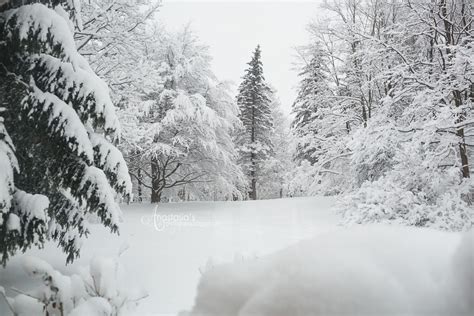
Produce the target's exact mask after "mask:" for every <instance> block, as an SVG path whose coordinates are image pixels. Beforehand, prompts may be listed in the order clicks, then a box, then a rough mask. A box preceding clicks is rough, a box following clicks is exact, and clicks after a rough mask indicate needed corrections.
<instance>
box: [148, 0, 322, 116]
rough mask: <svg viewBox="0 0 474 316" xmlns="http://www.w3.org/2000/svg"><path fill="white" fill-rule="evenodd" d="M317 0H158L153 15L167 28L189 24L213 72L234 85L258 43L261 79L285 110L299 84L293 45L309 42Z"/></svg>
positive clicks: (174, 28) (291, 101) (171, 29)
mask: <svg viewBox="0 0 474 316" xmlns="http://www.w3.org/2000/svg"><path fill="white" fill-rule="evenodd" d="M318 2H319V0H313V1H262V0H259V1H235V0H234V1H232V0H221V1H202V0H194V1H193V0H163V5H162V7H161V9H160V13H159V14H158V16H157V18H158V19H159V20H160V21H161V22H162V23H163V24H164V25H165V27H166V28H167V29H168V30H170V31H176V30H179V29H180V28H181V27H182V26H183V25H186V24H188V23H190V24H191V28H192V29H193V30H194V31H195V32H196V34H197V36H198V37H199V38H200V40H201V41H202V43H203V44H206V45H208V46H209V50H210V54H211V56H212V57H213V61H212V68H213V71H214V73H215V74H216V75H217V77H218V78H219V79H220V80H231V81H233V82H235V83H236V86H237V85H238V84H239V83H240V81H241V78H242V76H243V75H244V70H245V69H246V68H247V63H248V62H249V61H250V59H251V57H252V52H253V51H254V50H255V47H256V46H257V44H260V46H261V49H262V62H263V70H264V75H265V78H266V80H267V82H268V83H269V84H271V85H272V86H273V87H274V88H276V90H277V91H278V96H279V98H280V100H281V103H282V109H283V111H284V112H285V113H289V112H290V110H291V104H292V103H293V101H294V99H295V97H296V85H297V83H298V77H297V71H295V69H294V68H295V67H294V62H295V61H296V57H295V56H296V53H295V50H294V48H295V47H296V46H300V45H304V44H307V43H308V42H309V35H308V32H306V26H307V24H308V23H309V22H310V21H311V20H312V19H314V18H315V17H316V15H317V12H318V8H319V5H318Z"/></svg>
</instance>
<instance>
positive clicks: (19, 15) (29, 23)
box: [2, 3, 92, 72]
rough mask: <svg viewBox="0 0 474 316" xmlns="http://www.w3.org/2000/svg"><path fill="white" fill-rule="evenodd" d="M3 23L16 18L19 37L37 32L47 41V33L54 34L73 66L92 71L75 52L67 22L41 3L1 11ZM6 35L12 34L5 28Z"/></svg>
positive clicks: (39, 36) (55, 40)
mask: <svg viewBox="0 0 474 316" xmlns="http://www.w3.org/2000/svg"><path fill="white" fill-rule="evenodd" d="M2 16H3V18H4V20H5V24H6V25H8V22H9V21H10V20H11V19H16V24H17V25H18V27H17V29H18V30H19V38H20V39H21V40H23V39H27V38H28V34H29V32H31V33H37V34H38V35H37V36H38V38H39V39H40V40H41V41H43V42H47V41H48V34H49V33H51V34H54V36H53V38H52V40H53V42H54V43H56V44H60V45H61V46H62V48H63V54H64V55H65V57H66V59H67V60H68V61H70V62H71V63H72V64H73V65H74V66H75V67H80V68H82V69H85V70H87V71H90V72H92V70H91V68H90V66H89V64H88V63H87V61H86V60H85V59H84V58H83V57H82V56H81V55H79V54H78V53H77V50H76V44H75V43H74V38H73V37H72V35H71V33H70V31H69V26H68V22H67V21H66V20H65V19H64V18H63V17H62V16H61V15H59V14H58V13H57V12H55V11H54V10H52V9H49V8H48V7H46V6H45V5H43V4H40V3H34V4H30V5H23V6H21V7H19V8H16V9H12V10H8V11H5V12H3V13H2ZM6 32H8V33H7V35H8V36H10V37H11V36H12V35H13V34H12V32H11V30H6Z"/></svg>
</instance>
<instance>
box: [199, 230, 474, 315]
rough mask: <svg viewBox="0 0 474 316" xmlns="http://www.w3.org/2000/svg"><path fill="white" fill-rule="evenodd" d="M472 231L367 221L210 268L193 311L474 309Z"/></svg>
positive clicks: (278, 312)
mask: <svg viewBox="0 0 474 316" xmlns="http://www.w3.org/2000/svg"><path fill="white" fill-rule="evenodd" d="M473 247H474V232H473V231H471V232H470V233H465V235H464V236H462V235H461V234H460V233H446V232H439V231H434V230H427V229H416V228H398V227H388V226H381V225H379V226H368V227H359V228H354V229H349V230H342V229H341V230H337V231H334V232H331V233H327V234H323V235H320V236H318V237H315V238H314V239H310V240H306V241H303V242H300V243H298V244H296V245H294V246H291V247H289V248H287V249H285V250H282V251H279V252H277V253H274V254H272V255H269V256H266V257H264V258H262V259H256V260H250V261H245V262H235V263H230V264H222V265H219V266H215V267H211V268H209V269H208V270H207V271H206V272H205V273H204V274H203V276H202V279H201V281H200V284H199V286H198V294H197V297H196V301H195V306H194V308H193V310H192V312H191V313H190V314H191V315H194V316H197V315H200V316H203V315H207V316H211V315H220V316H222V315H226V316H232V315H241V316H243V315H252V316H257V315H262V316H263V315H271V316H278V315H341V314H348V315H387V314H403V315H473V312H474V290H473V284H474V276H473V274H474V272H473V271H474V267H473V252H474V248H473Z"/></svg>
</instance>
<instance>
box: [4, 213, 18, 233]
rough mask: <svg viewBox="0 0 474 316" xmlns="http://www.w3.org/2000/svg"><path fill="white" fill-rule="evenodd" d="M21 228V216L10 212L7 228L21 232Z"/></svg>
mask: <svg viewBox="0 0 474 316" xmlns="http://www.w3.org/2000/svg"><path fill="white" fill-rule="evenodd" d="M20 229H21V226H20V218H19V217H18V216H17V215H16V214H13V213H10V214H9V215H8V220H7V230H16V231H18V232H20Z"/></svg>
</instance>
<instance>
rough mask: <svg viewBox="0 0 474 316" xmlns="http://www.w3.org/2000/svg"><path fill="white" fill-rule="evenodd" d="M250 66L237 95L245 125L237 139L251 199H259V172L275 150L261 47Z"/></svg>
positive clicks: (256, 51)
mask: <svg viewBox="0 0 474 316" xmlns="http://www.w3.org/2000/svg"><path fill="white" fill-rule="evenodd" d="M248 65H249V67H248V68H247V69H246V70H245V75H244V77H243V81H242V83H241V84H240V86H239V93H238V95H237V104H238V105H239V109H240V113H239V118H240V120H241V121H242V124H243V130H242V132H241V133H240V134H239V135H238V138H237V142H238V145H239V151H240V161H241V164H242V167H243V169H244V171H245V173H246V174H247V177H248V179H249V183H250V191H249V198H250V199H252V200H256V199H257V181H258V177H259V171H260V169H261V167H262V164H263V163H264V161H266V160H267V159H268V158H269V157H270V156H271V155H272V153H273V145H272V143H271V138H270V135H271V133H272V131H273V118H272V111H271V108H270V103H271V100H270V98H269V95H270V93H271V90H270V88H269V87H268V86H267V84H266V82H265V78H264V76H263V65H262V61H261V51H260V46H257V48H256V49H255V51H254V53H253V56H252V60H251V61H250V62H249V63H248Z"/></svg>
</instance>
